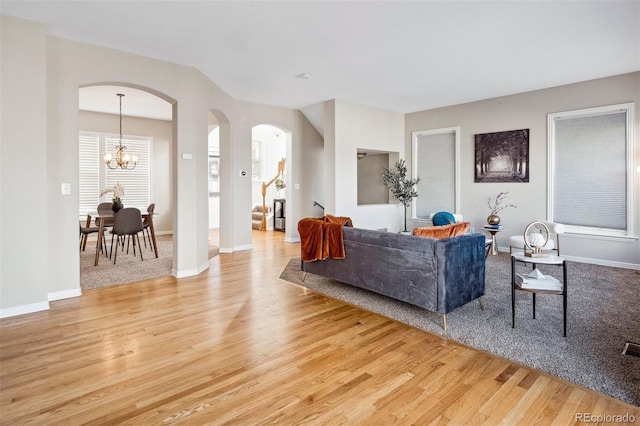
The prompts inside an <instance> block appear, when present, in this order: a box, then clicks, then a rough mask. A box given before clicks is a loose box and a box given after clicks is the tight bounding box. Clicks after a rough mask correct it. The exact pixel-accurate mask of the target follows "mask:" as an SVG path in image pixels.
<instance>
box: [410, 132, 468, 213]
mask: <svg viewBox="0 0 640 426" xmlns="http://www.w3.org/2000/svg"><path fill="white" fill-rule="evenodd" d="M458 133H459V132H458V129H457V128H447V129H436V130H429V131H421V132H414V133H413V138H412V139H413V147H412V156H413V177H414V178H415V177H420V182H419V183H418V185H417V187H416V189H417V191H418V197H417V198H415V199H414V200H413V202H412V213H413V214H412V216H413V217H414V218H417V219H428V218H429V215H430V214H431V213H437V212H439V211H448V212H452V213H455V212H456V207H457V205H458V194H459V190H458V185H459V179H458V177H457V173H458V172H457V169H458V155H459V154H458V152H459V143H458Z"/></svg>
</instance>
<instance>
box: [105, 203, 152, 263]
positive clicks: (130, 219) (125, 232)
mask: <svg viewBox="0 0 640 426" xmlns="http://www.w3.org/2000/svg"><path fill="white" fill-rule="evenodd" d="M142 229H143V227H142V214H141V213H140V210H139V209H137V208H135V207H128V208H124V209H122V210H120V211H119V212H118V213H116V215H115V219H114V221H113V228H112V229H111V253H112V254H113V241H114V238H115V239H116V252H115V254H113V263H114V264H115V263H116V260H117V258H118V247H122V250H124V237H127V236H129V237H130V239H131V240H132V241H133V255H134V256H135V255H136V241H137V246H138V251H139V252H140V260H144V258H143V257H142V250H141V247H140V236H139V233H140V232H142ZM143 238H144V236H143ZM127 251H129V249H128V248H127Z"/></svg>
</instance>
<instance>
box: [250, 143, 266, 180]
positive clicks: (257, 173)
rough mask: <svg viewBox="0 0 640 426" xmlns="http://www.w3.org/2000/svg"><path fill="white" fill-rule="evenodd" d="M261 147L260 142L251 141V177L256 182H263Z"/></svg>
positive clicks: (262, 144)
mask: <svg viewBox="0 0 640 426" xmlns="http://www.w3.org/2000/svg"><path fill="white" fill-rule="evenodd" d="M263 146H264V142H263V141H261V140H255V139H254V140H253V141H251V177H252V179H253V180H256V181H263V180H264V165H263V153H262V149H263Z"/></svg>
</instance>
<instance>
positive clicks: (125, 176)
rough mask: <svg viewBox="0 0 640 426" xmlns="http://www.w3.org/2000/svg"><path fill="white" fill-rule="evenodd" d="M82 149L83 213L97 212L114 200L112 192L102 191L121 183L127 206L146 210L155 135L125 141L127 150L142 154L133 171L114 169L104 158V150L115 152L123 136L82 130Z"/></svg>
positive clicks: (81, 190) (80, 182)
mask: <svg viewBox="0 0 640 426" xmlns="http://www.w3.org/2000/svg"><path fill="white" fill-rule="evenodd" d="M78 141H79V142H78V146H79V148H78V150H79V164H78V170H79V185H78V186H79V191H78V192H79V195H78V197H79V207H80V208H79V210H80V216H84V215H85V214H87V212H91V211H95V210H96V208H97V207H98V204H99V203H100V202H105V201H111V199H112V194H106V195H104V196H103V197H100V192H101V191H102V190H103V189H105V188H107V187H112V186H114V185H115V184H117V183H120V184H122V185H123V186H124V191H125V194H124V197H123V199H122V201H123V204H124V206H125V207H137V208H139V209H140V210H143V211H144V210H146V209H147V207H148V206H149V203H150V192H151V189H150V186H151V185H150V175H151V165H150V158H151V138H145V137H140V138H137V137H136V138H134V137H129V138H127V139H123V140H122V144H123V145H124V146H126V147H127V148H126V151H127V152H131V153H135V154H138V156H139V157H138V164H137V165H136V168H135V169H133V170H122V169H120V168H118V169H115V170H111V169H109V168H108V167H107V166H106V165H105V164H104V162H103V161H102V153H103V152H105V151H106V150H109V151H111V152H113V147H114V146H115V145H117V144H118V141H119V137H118V136H114V135H104V134H99V133H91V132H80V134H79V138H78Z"/></svg>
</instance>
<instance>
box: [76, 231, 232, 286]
mask: <svg viewBox="0 0 640 426" xmlns="http://www.w3.org/2000/svg"><path fill="white" fill-rule="evenodd" d="M107 239H108V242H107V247H108V248H109V247H110V243H111V238H110V237H107ZM156 242H157V244H158V258H156V257H155V255H154V253H153V252H152V251H151V249H150V248H148V247H145V246H144V243H143V242H142V238H140V244H141V245H142V250H143V251H142V257H143V258H144V260H143V261H141V260H140V254H139V252H137V251H136V256H135V257H134V256H133V250H132V249H129V254H127V253H126V249H125V251H124V252H123V251H118V259H117V262H116V264H115V265H114V264H113V260H111V261H110V260H109V258H108V257H105V256H104V255H100V260H99V261H98V266H94V264H93V263H94V259H95V253H96V252H95V241H93V242H91V241H89V242H88V243H87V248H86V250H85V251H83V252H80V288H81V289H82V290H89V289H93V288H99V287H108V286H112V285H118V284H125V283H131V282H137V281H143V280H148V279H151V278H160V277H166V276H170V275H171V269H172V267H173V236H172V235H158V236H157V237H156ZM218 252H219V249H218V247H217V246H215V245H211V244H210V245H209V259H211V258H212V257H215V256H217V255H218Z"/></svg>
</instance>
